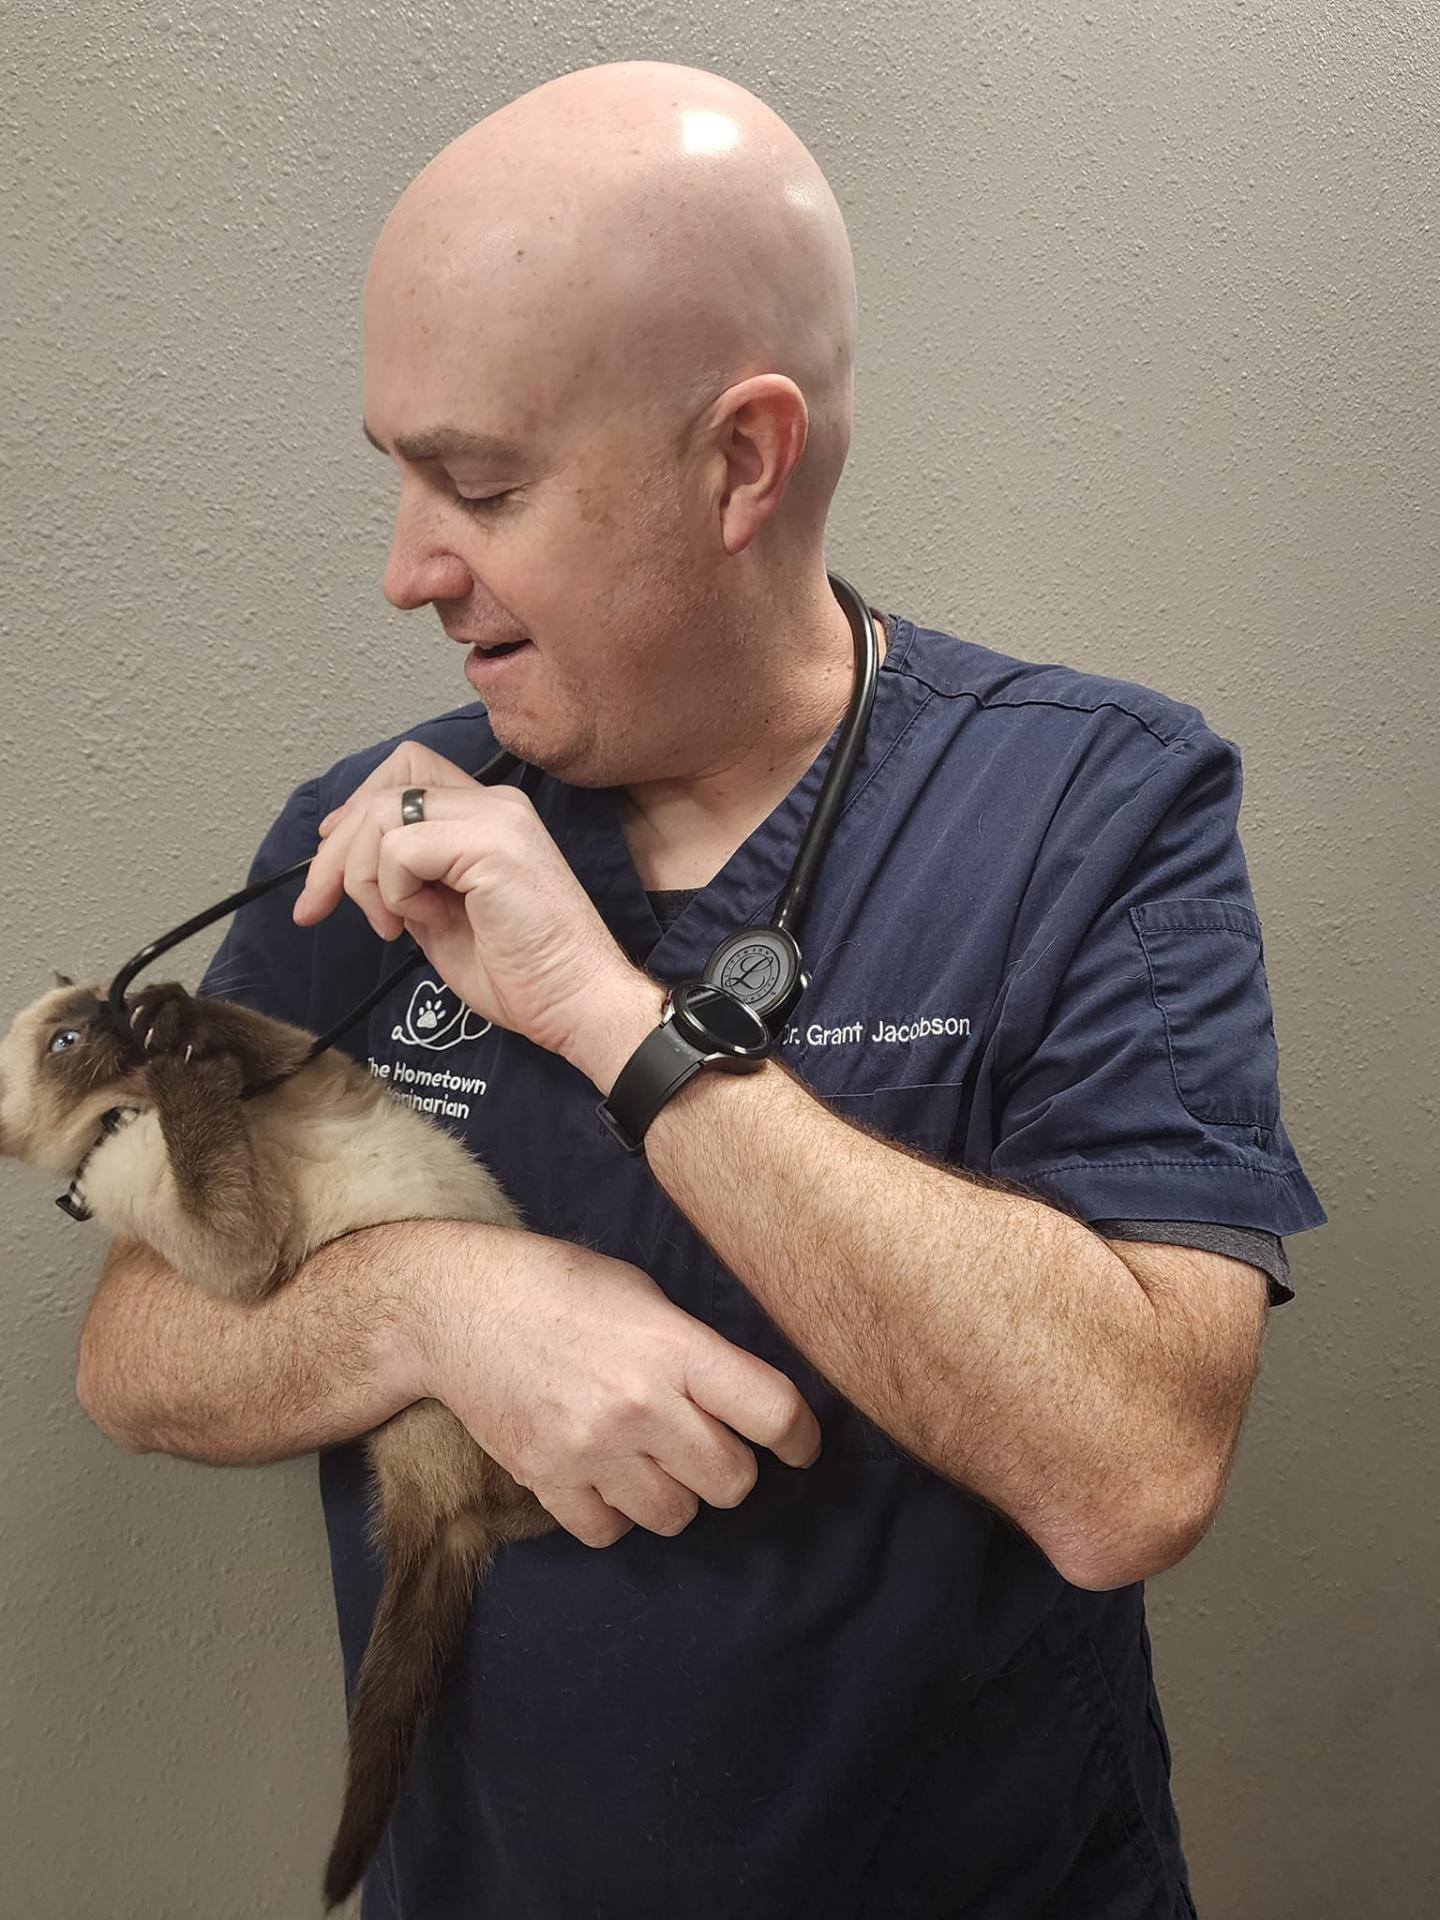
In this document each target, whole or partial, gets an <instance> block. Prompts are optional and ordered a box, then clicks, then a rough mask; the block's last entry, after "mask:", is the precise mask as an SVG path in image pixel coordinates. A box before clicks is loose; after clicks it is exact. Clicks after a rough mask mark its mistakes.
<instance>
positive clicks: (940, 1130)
mask: <svg viewBox="0 0 1440 1920" xmlns="http://www.w3.org/2000/svg"><path fill="white" fill-rule="evenodd" d="M846 1012H847V1014H849V1017H848V1018H844V1019H840V1018H837V1017H836V1015H835V1014H834V1013H833V1012H827V1013H823V1014H822V1013H821V1012H820V1011H819V1010H816V1011H814V1012H810V1013H807V1012H806V1011H805V1009H804V1003H803V1002H802V1003H801V1008H800V1009H797V1013H796V1016H795V1017H794V1018H793V1019H792V1020H791V1023H790V1025H789V1027H788V1028H787V1030H786V1032H785V1035H784V1037H783V1039H782V1041H781V1044H780V1048H779V1051H780V1054H781V1057H782V1058H783V1059H784V1061H785V1064H786V1065H787V1066H788V1067H789V1068H790V1070H791V1071H792V1072H793V1073H795V1074H796V1075H798V1077H799V1078H800V1079H801V1080H803V1081H804V1082H805V1084H806V1086H807V1087H808V1088H809V1089H810V1091H811V1092H812V1093H813V1094H814V1095H815V1097H816V1099H818V1100H822V1101H823V1102H824V1103H825V1105H826V1106H828V1107H830V1108H831V1109H832V1110H833V1111H834V1112H836V1113H838V1114H840V1115H842V1116H843V1117H844V1118H845V1119H847V1120H858V1121H859V1122H860V1123H861V1125H863V1126H867V1127H871V1128H873V1129H874V1130H875V1131H876V1132H877V1133H881V1134H884V1135H885V1136H886V1137H887V1138H891V1139H895V1140H900V1141H904V1142H907V1143H908V1144H910V1145H912V1146H917V1147H922V1148H925V1149H927V1150H928V1151H931V1152H940V1151H943V1149H944V1147H945V1145H946V1143H947V1142H948V1141H949V1140H950V1139H951V1138H953V1136H954V1133H955V1128H956V1125H957V1122H958V1120H959V1116H960V1107H961V1102H962V1099H963V1096H964V1082H965V1079H966V1074H967V1069H968V1064H969V1060H970V1055H971V1049H972V1048H973V1046H974V1044H975V1038H974V1034H973V1031H972V1028H973V1027H974V1025H975V1021H974V1018H973V1016H972V1015H971V1014H970V1013H969V1012H967V1011H965V1010H963V1009H960V1008H951V1007H949V1006H948V1005H940V1004H938V1003H937V1004H936V1005H935V1006H934V1007H928V1008H924V1009H921V1010H918V1011H909V1010H904V1009H898V1010H896V1011H893V1012H892V1011H889V1010H884V1011H871V1010H868V1009H867V1010H866V1011H864V1012H861V1013H850V1010H849V1009H846Z"/></svg>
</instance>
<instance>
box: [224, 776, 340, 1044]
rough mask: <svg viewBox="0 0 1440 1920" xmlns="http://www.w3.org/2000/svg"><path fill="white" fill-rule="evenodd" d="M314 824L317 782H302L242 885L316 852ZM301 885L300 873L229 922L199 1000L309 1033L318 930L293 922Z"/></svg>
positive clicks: (258, 852) (244, 909)
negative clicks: (267, 1017)
mask: <svg viewBox="0 0 1440 1920" xmlns="http://www.w3.org/2000/svg"><path fill="white" fill-rule="evenodd" d="M319 820H320V816H319V812H318V800H317V783H316V782H315V781H314V780H307V781H305V782H304V783H303V784H302V785H300V786H298V787H296V789H295V791H294V792H293V793H292V794H291V795H290V797H289V799H288V800H287V801H286V802H285V805H284V807H283V808H282V809H281V811H280V814H279V816H278V817H277V818H276V820H275V821H274V823H273V825H272V826H271V828H270V830H269V832H268V833H267V834H266V835H265V837H264V839H263V840H262V841H261V842H260V846H259V848H258V850H257V852H256V854H255V858H254V859H253V860H252V861H251V863H250V872H249V875H248V876H247V879H246V883H245V884H246V885H247V886H250V885H253V884H254V882H255V881H257V880H261V879H263V878H264V877H265V875H266V874H270V873H277V872H279V871H280V869H281V868H283V867H289V866H293V865H294V863H295V862H296V861H297V860H303V859H305V858H306V857H307V856H308V855H309V854H312V853H314V851H315V848H316V846H317V844H318V842H319V837H320V836H319V831H318V828H319ZM304 882H305V876H304V874H303V873H297V874H296V875H295V877H294V878H293V879H292V880H287V881H286V882H285V883H284V885H283V886H279V887H274V888H272V889H271V891H270V892H269V893H262V894H261V895H260V896H259V898H258V899H255V900H251V901H248V902H247V903H246V905H245V906H243V907H241V909H240V910H239V912H238V913H236V914H235V915H234V916H233V918H232V919H231V921H230V924H229V927H228V928H227V929H226V933H225V937H224V939H223V940H222V941H221V942H220V945H219V947H218V948H217V949H216V951H215V955H214V958H213V959H212V960H211V962H210V964H209V966H208V967H207V968H206V969H205V974H204V977H203V978H202V980H201V982H200V985H199V987H198V988H197V992H198V993H199V994H200V995H201V996H202V997H203V998H207V999H212V1000H233V1001H234V1002H235V1003H236V1004H237V1005H239V1006H242V1007H250V1008H251V1009H252V1010H253V1011H254V1012H256V1013H266V1014H269V1015H270V1017H271V1018H272V1019H275V1020H288V1021H289V1022H290V1023H291V1025H292V1026H297V1027H308V1026H309V1024H310V1018H309V1015H310V1002H311V989H312V984H313V970H314V962H315V951H316V940H315V929H314V928H311V927H297V926H296V924H295V922H294V920H293V919H292V918H291V910H292V909H293V907H294V905H295V902H296V900H297V898H298V897H299V894H300V889H301V887H302V886H303V885H304Z"/></svg>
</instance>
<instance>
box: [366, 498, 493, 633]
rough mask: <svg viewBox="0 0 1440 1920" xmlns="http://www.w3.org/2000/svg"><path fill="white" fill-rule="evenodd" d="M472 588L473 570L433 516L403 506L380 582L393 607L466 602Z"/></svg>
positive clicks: (396, 522)
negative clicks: (446, 539) (438, 601)
mask: <svg viewBox="0 0 1440 1920" xmlns="http://www.w3.org/2000/svg"><path fill="white" fill-rule="evenodd" d="M470 586H471V576H470V569H469V567H468V566H467V565H466V564H465V562H464V560H462V559H461V557H460V555H459V554H458V553H455V552H454V551H453V550H452V549H451V548H449V547H448V546H446V544H445V542H444V540H443V539H442V538H441V537H440V529H439V528H438V527H437V526H436V525H435V524H434V520H433V517H432V516H431V515H430V514H427V513H426V512H424V511H423V510H415V509H411V510H409V511H407V510H406V509H405V508H404V507H402V508H401V509H400V510H399V512H397V514H396V516H395V531H394V534H393V535H392V536H391V540H390V555H389V558H388V559H387V560H386V562H385V572H384V574H383V575H382V577H381V581H380V587H381V591H382V592H383V593H384V595H385V598H386V599H387V600H388V601H389V602H390V604H391V606H392V607H399V608H400V609H401V610H402V611H406V610H408V609H410V608H412V607H423V606H427V605H428V604H429V603H430V602H431V601H432V600H463V599H464V598H465V596H466V595H467V594H468V593H469V591H470Z"/></svg>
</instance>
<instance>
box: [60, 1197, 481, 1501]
mask: <svg viewBox="0 0 1440 1920" xmlns="http://www.w3.org/2000/svg"><path fill="white" fill-rule="evenodd" d="M507 1231H508V1230H506V1229H503V1228H499V1227H487V1226H482V1225H479V1224H478V1223H475V1222H471V1221H459V1220H399V1221H391V1222H387V1223H385V1224H384V1225H381V1226H374V1227H364V1228H361V1229H359V1230H357V1231H356V1232H354V1233H349V1234H345V1235H343V1236H342V1237H341V1238H339V1239H338V1240H332V1241H329V1242H327V1244H326V1245H325V1246H323V1247H320V1248H318V1249H317V1250H316V1251H315V1252H314V1253H313V1254H311V1256H310V1257H309V1259H308V1260H306V1261H305V1262H304V1264H303V1265H302V1266H301V1267H299V1268H298V1269H297V1270H296V1272H295V1274H294V1275H293V1277H292V1278H291V1279H289V1280H287V1281H286V1282H285V1283H284V1285H282V1286H281V1287H279V1288H278V1289H277V1290H276V1291H275V1292H274V1293H272V1294H270V1295H269V1296H268V1297H267V1298H265V1299H264V1300H261V1301H258V1302H255V1303H251V1304H240V1303H237V1302H234V1301H228V1300H220V1299H217V1298H215V1297H214V1296H213V1295H211V1294H208V1293H205V1292H204V1291H202V1289H201V1288H199V1287H198V1286H196V1285H194V1284H193V1282H191V1281H189V1280H186V1279H184V1278H182V1277H181V1276H180V1275H179V1274H177V1273H176V1272H175V1270H174V1268H173V1267H171V1266H170V1265H169V1264H168V1263H167V1262H166V1261H164V1260H163V1259H161V1258H160V1257H159V1256H158V1255H157V1254H156V1253H154V1252H153V1251H152V1250H151V1249H150V1248H149V1247H147V1246H145V1245H144V1244H143V1243H142V1242H140V1241H138V1240H133V1239H125V1238H121V1239H117V1240H116V1241H115V1243H114V1245H113V1246H112V1247H111V1248H110V1250H109V1252H108V1254H107V1255H106V1258H105V1263H104V1266H103V1267H102V1269H101V1272H100V1279H99V1283H98V1285H97V1286H96V1289H95V1296H94V1299H93V1300H92V1302H91V1304H90V1309H89V1313H88V1315H87V1317H86V1320H85V1325H84V1328H83V1330H82V1332H81V1336H80V1354H79V1371H78V1375H77V1378H76V1385H75V1391H76V1396H77V1398H78V1399H79V1402H80V1404H81V1406H82V1407H83V1408H84V1409H85V1412H86V1413H87V1414H88V1415H89V1416H90V1418H91V1419H92V1420H93V1421H94V1422H95V1424H96V1425H97V1426H98V1427H99V1428H100V1429H101V1430H102V1431H103V1432H104V1433H106V1434H107V1435H108V1436H109V1437H110V1438H111V1439H112V1440H114V1441H115V1442H116V1443H117V1444H118V1445H120V1446H122V1447H124V1448H126V1449H127V1451H129V1452H131V1453H173V1454H178V1455H179V1456H180V1457H181V1458H182V1459H186V1460H198V1461H203V1462H205V1463H206V1464H207V1465H212V1466H249V1465H255V1464H259V1463H261V1462H265V1461H270V1460H288V1459H293V1458H294V1457H296V1456H297V1455H300V1454H306V1453H314V1452H316V1451H317V1450H318V1449H319V1448H321V1447H331V1446H336V1445H338V1444H340V1443H341V1442H342V1441H346V1440H353V1439H355V1438H357V1437H358V1436H359V1435H361V1434H365V1433H369V1432H370V1431H371V1430H372V1429H373V1428H375V1427H378V1426H380V1425H382V1424H383V1423H384V1422H385V1421H386V1420H388V1419H390V1417H391V1416H392V1415H393V1414H396V1413H398V1412H399V1411H400V1410H401V1408H402V1407H406V1406H409V1405H410V1404H411V1403H412V1401H413V1400H414V1399H415V1398H416V1397H417V1389H416V1387H415V1385H414V1381H413V1371H414V1363H413V1357H412V1346H411V1343H410V1333H411V1330H412V1328H413V1327H414V1324H415V1319H416V1316H417V1314H418V1313H419V1312H420V1311H421V1310H422V1308H423V1288H424V1279H425V1274H426V1271H427V1269H428V1268H429V1267H430V1266H431V1265H432V1263H433V1262H434V1261H436V1260H446V1259H454V1258H456V1257H458V1256H460V1255H462V1254H463V1255H465V1256H466V1257H467V1259H468V1260H469V1261H470V1262H474V1263H477V1264H478V1263H481V1262H483V1260H484V1256H485V1253H486V1251H487V1250H488V1249H487V1248H486V1246H485V1245H484V1241H485V1239H486V1238H487V1237H488V1236H492V1235H494V1236H498V1235H500V1234H501V1233H504V1232H507ZM512 1250H513V1238H512V1239H509V1240H508V1242H501V1241H499V1240H498V1239H497V1242H496V1247H495V1252H496V1255H497V1265H498V1263H499V1260H500V1259H502V1258H508V1255H509V1253H510V1252H511V1251H512Z"/></svg>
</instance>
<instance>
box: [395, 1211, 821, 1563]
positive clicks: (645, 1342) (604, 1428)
mask: <svg viewBox="0 0 1440 1920" xmlns="http://www.w3.org/2000/svg"><path fill="white" fill-rule="evenodd" d="M514 1247H515V1258H514V1262H513V1265H511V1266H510V1268H509V1271H508V1272H507V1273H506V1274H505V1276H504V1280H503V1284H493V1283H492V1282H490V1281H488V1280H486V1281H481V1282H479V1283H478V1284H477V1276H476V1274H475V1271H474V1269H473V1266H472V1265H471V1263H470V1262H469V1261H467V1260H466V1259H465V1257H464V1255H463V1253H462V1255H461V1257H460V1258H459V1259H453V1260H450V1261H448V1262H447V1263H445V1265H444V1267H443V1268H440V1269H438V1270H436V1271H434V1272H432V1274H430V1275H428V1276H427V1280H428V1281H429V1283H430V1284H427V1287H426V1289H425V1294H424V1299H423V1303H422V1308H421V1311H420V1313H419V1315H418V1316H417V1319H416V1322H415V1323H414V1324H415V1332H414V1339H413V1347H412V1352H411V1360H412V1364H413V1374H412V1376H411V1378H410V1380H409V1383H408V1388H407V1391H409V1392H411V1393H413V1395H414V1396H415V1397H416V1398H417V1399H418V1398H421V1397H429V1398H433V1399H436V1400H439V1401H441V1402H442V1403H443V1404H444V1405H445V1406H447V1407H449V1408H450V1410H451V1411H452V1413H455V1414H457V1415H458V1416H459V1418H460V1419H462V1420H463V1421H464V1423H465V1425H466V1427H467V1428H468V1429H469V1431H470V1432H471V1433H472V1434H473V1435H474V1437H475V1439H476V1440H477V1441H478V1442H479V1444H480V1445H481V1446H482V1447H484V1449H485V1451H486V1452H487V1453H489V1454H491V1455H492V1456H493V1457H494V1458H495V1459H496V1460H498V1461H499V1462H500V1464H501V1465H502V1466H503V1467H504V1468H505V1469H506V1470H507V1472H509V1473H511V1474H513V1475H514V1477H515V1478H516V1479H517V1480H518V1481H520V1482H521V1484H522V1485H524V1486H527V1487H529V1488H530V1489H531V1490H532V1491H533V1492H534V1494H535V1496H536V1498H537V1499H538V1500H539V1501H540V1503H541V1505H542V1506H543V1507H545V1508H546V1510H547V1511H548V1512H550V1513H552V1514H553V1515H554V1517H555V1518H556V1519H557V1520H558V1521H559V1522H560V1524H561V1526H562V1527H564V1528H566V1529H567V1531H568V1532H570V1533H572V1534H574V1536H575V1538H576V1539H577V1540H581V1541H583V1542H584V1543H585V1545H586V1546H590V1547H608V1546H610V1545H611V1544H612V1543H613V1542H614V1541H616V1540H618V1539H619V1538H620V1537H621V1535H622V1534H625V1533H628V1532H629V1530H630V1528H631V1526H632V1525H635V1524H637V1523H638V1524H639V1525H640V1526H642V1527H646V1528H648V1529H649V1530H650V1531H651V1532H652V1533H661V1534H676V1533H679V1532H681V1531H682V1530H683V1529H684V1528H685V1527H687V1526H688V1525H689V1524H690V1522H691V1521H692V1520H693V1519H694V1518H695V1515H696V1513H697V1512H698V1510H699V1506H700V1502H701V1501H702V1500H704V1501H705V1502H707V1504H708V1505H710V1506H712V1507H735V1506H738V1505H739V1504H740V1502H741V1501H742V1500H743V1499H744V1498H745V1496H746V1494H747V1493H749V1491H750V1489H751V1488H752V1487H753V1486H754V1484H755V1478H756V1460H755V1455H754V1454H753V1453H752V1451H751V1450H750V1448H749V1447H748V1446H746V1445H745V1441H746V1440H753V1441H755V1442H756V1443H757V1444H758V1445H760V1446H765V1447H769V1448H770V1449H771V1451H772V1452H774V1453H775V1454H776V1455H777V1456H778V1457H779V1458H780V1459H781V1460H783V1461H785V1463H786V1464H787V1465H789V1466H794V1467H807V1466H810V1465H812V1464H813V1462H814V1461H815V1459H816V1458H817V1457H818V1455H819V1451H820V1427H819V1423H818V1421H817V1420H816V1418H815V1416H814V1414H813V1413H812V1412H811V1411H810V1409H809V1407H808V1406H807V1405H806V1404H805V1402H804V1400H803V1399H802V1398H801V1396H800V1394H799V1392H798V1391H797V1390H796V1388H795V1386H794V1384H793V1382H792V1381H790V1380H788V1379H787V1378H786V1376H785V1375H784V1374H783V1373H780V1372H778V1371H777V1369H776V1368H774V1367H772V1366H770V1365H769V1364H768V1363H767V1362H766V1361H764V1360H761V1359H759V1358H758V1357H757V1356H756V1355H754V1354H750V1353H746V1352H745V1351H744V1350H743V1349H742V1348H739V1347H735V1346H732V1345H731V1344H730V1342H729V1341H728V1340H726V1339H724V1338H723V1337H722V1336H721V1335H720V1334H718V1333H716V1332H715V1331H714V1330H713V1329H712V1328H710V1327H707V1326H705V1325H704V1323H703V1322H702V1321H699V1320H695V1319H692V1317H691V1316H690V1315H689V1314H687V1313H684V1312H682V1310H681V1309H680V1308H679V1307H677V1306H675V1304H674V1303H673V1302H672V1301H670V1300H668V1299H667V1298H666V1296H665V1295H664V1294H663V1293H662V1292H661V1290H660V1288H659V1287H657V1286H656V1285H655V1283H654V1281H653V1280H651V1279H649V1278H648V1276H647V1275H645V1274H644V1273H642V1272H640V1271H639V1269H638V1268H636V1267H632V1266H629V1265H628V1264H627V1263H626V1262H625V1261H623V1260H612V1259H610V1258H609V1257H608V1256H607V1255H605V1254H601V1253H595V1252H593V1251H591V1250H590V1249H588V1248H585V1247H579V1246H575V1245H573V1244H572V1243H571V1242H569V1241H565V1240H551V1239H546V1238H544V1237H543V1236H541V1235H538V1234H517V1235H515V1236H514ZM740 1436H743V1438H741V1437H740Z"/></svg>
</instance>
